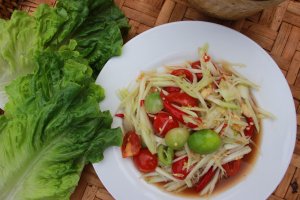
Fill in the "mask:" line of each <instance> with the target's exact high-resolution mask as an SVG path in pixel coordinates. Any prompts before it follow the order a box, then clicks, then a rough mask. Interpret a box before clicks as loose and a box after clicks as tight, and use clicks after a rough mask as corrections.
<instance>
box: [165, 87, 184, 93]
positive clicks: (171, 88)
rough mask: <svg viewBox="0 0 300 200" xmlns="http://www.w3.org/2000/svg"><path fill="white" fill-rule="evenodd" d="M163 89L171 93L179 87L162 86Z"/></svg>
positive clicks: (178, 90) (177, 90)
mask: <svg viewBox="0 0 300 200" xmlns="http://www.w3.org/2000/svg"><path fill="white" fill-rule="evenodd" d="M164 90H166V91H167V92H168V93H172V92H180V91H181V89H180V88H179V87H172V86H170V87H164Z"/></svg>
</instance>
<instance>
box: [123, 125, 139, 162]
mask: <svg viewBox="0 0 300 200" xmlns="http://www.w3.org/2000/svg"><path fill="white" fill-rule="evenodd" d="M141 147H142V145H141V140H140V137H139V136H138V135H137V134H136V133H135V132H134V131H129V132H128V133H126V134H125V136H124V138H123V144H122V148H121V149H122V156H123V158H127V157H130V156H135V155H137V154H138V153H139V151H140V149H141Z"/></svg>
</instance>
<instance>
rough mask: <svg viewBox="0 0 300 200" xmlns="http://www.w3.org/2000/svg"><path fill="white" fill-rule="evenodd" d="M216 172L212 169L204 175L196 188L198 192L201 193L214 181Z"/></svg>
mask: <svg viewBox="0 0 300 200" xmlns="http://www.w3.org/2000/svg"><path fill="white" fill-rule="evenodd" d="M215 173H216V172H215V171H213V169H212V167H211V168H210V169H209V170H208V172H206V174H204V176H203V177H202V178H201V179H200V180H199V181H198V183H197V185H196V186H195V189H196V192H201V191H202V190H203V189H204V188H205V187H206V186H207V184H208V183H209V182H210V181H211V180H212V179H213V177H214V175H215Z"/></svg>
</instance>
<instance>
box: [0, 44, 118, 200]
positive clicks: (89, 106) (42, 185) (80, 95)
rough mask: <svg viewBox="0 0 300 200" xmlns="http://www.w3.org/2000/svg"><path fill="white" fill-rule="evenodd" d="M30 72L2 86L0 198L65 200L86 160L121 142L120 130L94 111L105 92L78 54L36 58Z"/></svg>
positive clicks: (107, 116) (49, 54) (94, 159)
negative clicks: (4, 99) (4, 98)
mask: <svg viewBox="0 0 300 200" xmlns="http://www.w3.org/2000/svg"><path fill="white" fill-rule="evenodd" d="M36 59H37V64H36V66H37V68H36V69H35V71H34V73H33V74H29V75H27V76H24V77H21V78H18V79H16V80H14V81H13V82H12V83H11V84H10V85H9V86H7V88H6V89H7V94H8V96H9V102H8V103H7V104H6V107H5V114H4V115H2V116H0V177H1V178H0V199H13V200H18V199H22V200H26V199H68V198H69V196H70V194H71V193H72V191H73V190H74V187H75V186H76V185H77V183H78V181H79V178H80V173H81V171H82V169H83V167H84V165H85V164H86V163H88V162H97V161H100V160H101V159H103V151H104V150H105V149H106V148H107V147H108V146H112V145H120V143H121V140H122V136H121V135H122V134H121V130H120V129H110V127H111V122H112V117H111V115H110V114H109V112H101V111H100V110H99V101H101V100H102V99H103V98H104V90H103V89H102V88H101V87H100V86H97V85H96V84H95V83H94V79H93V78H92V69H91V68H90V67H89V66H88V65H87V62H86V61H85V60H84V59H82V58H81V57H80V54H79V53H78V52H74V51H68V50H63V51H60V52H59V53H58V52H51V51H48V52H44V53H40V54H38V55H37V56H36Z"/></svg>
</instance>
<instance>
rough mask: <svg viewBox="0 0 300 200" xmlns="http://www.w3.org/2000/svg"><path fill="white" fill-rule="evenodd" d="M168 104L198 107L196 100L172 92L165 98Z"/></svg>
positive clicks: (183, 94)
mask: <svg viewBox="0 0 300 200" xmlns="http://www.w3.org/2000/svg"><path fill="white" fill-rule="evenodd" d="M165 97H166V100H167V101H169V102H170V103H175V104H177V105H179V106H190V107H196V106H198V105H199V101H198V99H196V98H194V97H191V96H190V95H188V94H186V93H183V92H173V93H170V94H168V95H166V96H165Z"/></svg>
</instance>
